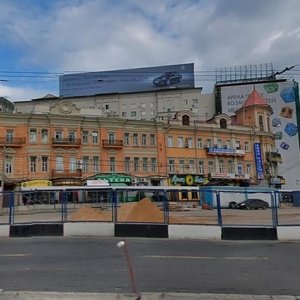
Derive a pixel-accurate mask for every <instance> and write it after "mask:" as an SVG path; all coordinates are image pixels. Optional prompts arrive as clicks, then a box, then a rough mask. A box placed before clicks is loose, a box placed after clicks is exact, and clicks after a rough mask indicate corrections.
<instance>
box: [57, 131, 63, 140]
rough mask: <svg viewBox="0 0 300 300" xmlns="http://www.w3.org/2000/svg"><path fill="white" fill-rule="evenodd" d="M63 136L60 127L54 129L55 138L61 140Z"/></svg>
mask: <svg viewBox="0 0 300 300" xmlns="http://www.w3.org/2000/svg"><path fill="white" fill-rule="evenodd" d="M62 138H63V132H62V130H60V129H57V130H55V139H56V140H61V139H62Z"/></svg>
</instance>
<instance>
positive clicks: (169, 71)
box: [59, 63, 195, 97]
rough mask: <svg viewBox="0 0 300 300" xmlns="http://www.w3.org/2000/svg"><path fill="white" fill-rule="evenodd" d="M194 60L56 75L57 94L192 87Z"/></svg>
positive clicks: (94, 93) (91, 93)
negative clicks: (172, 63) (157, 65)
mask: <svg viewBox="0 0 300 300" xmlns="http://www.w3.org/2000/svg"><path fill="white" fill-rule="evenodd" d="M194 87H195V79H194V64H193V63H191V64H180V65H168V66H159V67H149V68H136V69H126V70H114V71H103V72H88V73H76V74H67V75H62V76H60V77H59V95H60V97H72V96H89V95H96V94H109V93H132V92H142V91H153V90H161V89H172V88H194Z"/></svg>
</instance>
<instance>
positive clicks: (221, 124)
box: [220, 119, 227, 129]
mask: <svg viewBox="0 0 300 300" xmlns="http://www.w3.org/2000/svg"><path fill="white" fill-rule="evenodd" d="M220 127H221V128H222V129H226V128H227V120H226V119H221V120H220Z"/></svg>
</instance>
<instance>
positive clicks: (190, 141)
mask: <svg viewBox="0 0 300 300" xmlns="http://www.w3.org/2000/svg"><path fill="white" fill-rule="evenodd" d="M187 144H188V148H193V138H188V139H187Z"/></svg>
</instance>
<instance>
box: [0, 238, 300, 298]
mask: <svg viewBox="0 0 300 300" xmlns="http://www.w3.org/2000/svg"><path fill="white" fill-rule="evenodd" d="M118 241H120V239H117V238H89V237H83V238H74V237H73V238H66V237H33V238H1V239H0V266H1V268H0V289H4V290H8V291H9V290H10V291H18V290H19V291H21V290H27V291H57V292H101V293H108V292H110V293H128V292H131V291H132V285H131V281H130V276H129V272H128V263H127V259H126V255H125V254H126V252H125V250H126V248H124V247H122V248H118V247H117V246H116V244H117V242H118ZM126 242H127V249H128V253H129V257H130V261H131V263H132V264H131V265H132V269H133V271H134V274H135V279H136V286H137V288H138V290H139V291H140V292H185V293H224V294H229V293H233V294H255V295H259V294H264V295H268V294H269V295H270V294H272V295H300V284H299V278H300V259H299V253H300V242H279V241H259V242H256V241H239V242H237V241H199V240H169V239H133V238H130V239H126Z"/></svg>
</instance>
